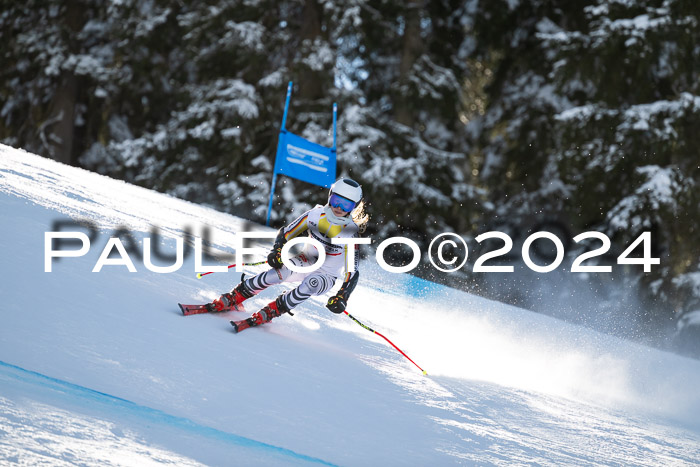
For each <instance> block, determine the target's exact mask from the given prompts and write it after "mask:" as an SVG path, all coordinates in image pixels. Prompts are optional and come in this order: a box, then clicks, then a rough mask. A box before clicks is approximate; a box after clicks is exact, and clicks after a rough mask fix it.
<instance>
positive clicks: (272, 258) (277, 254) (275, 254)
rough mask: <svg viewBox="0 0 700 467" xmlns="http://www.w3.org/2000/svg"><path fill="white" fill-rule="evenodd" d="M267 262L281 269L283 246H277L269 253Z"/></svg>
mask: <svg viewBox="0 0 700 467" xmlns="http://www.w3.org/2000/svg"><path fill="white" fill-rule="evenodd" d="M267 264H268V265H269V266H270V267H272V268H274V269H280V268H281V267H282V266H283V264H282V248H281V247H277V246H275V247H274V248H273V249H272V251H271V252H270V254H269V255H267Z"/></svg>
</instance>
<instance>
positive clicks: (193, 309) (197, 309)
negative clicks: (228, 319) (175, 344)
mask: <svg viewBox="0 0 700 467" xmlns="http://www.w3.org/2000/svg"><path fill="white" fill-rule="evenodd" d="M178 306H179V307H180V310H182V314H183V315H185V316H189V315H198V314H200V313H224V312H226V311H242V310H240V308H238V307H234V308H232V309H230V310H224V311H216V310H215V309H214V307H213V306H212V304H211V303H207V304H206V305H183V304H182V303H178Z"/></svg>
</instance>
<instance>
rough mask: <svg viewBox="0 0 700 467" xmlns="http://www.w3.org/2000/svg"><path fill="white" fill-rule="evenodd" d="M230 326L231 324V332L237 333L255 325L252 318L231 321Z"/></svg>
mask: <svg viewBox="0 0 700 467" xmlns="http://www.w3.org/2000/svg"><path fill="white" fill-rule="evenodd" d="M231 326H233V332H235V333H236V334H238V333H239V332H241V331H243V330H245V329H248V328H252V327H255V326H257V324H255V321H254V320H253V318H247V319H242V320H240V321H231Z"/></svg>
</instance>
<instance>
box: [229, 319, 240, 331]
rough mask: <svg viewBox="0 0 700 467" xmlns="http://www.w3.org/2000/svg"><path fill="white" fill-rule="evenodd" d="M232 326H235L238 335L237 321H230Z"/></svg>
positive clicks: (234, 329)
mask: <svg viewBox="0 0 700 467" xmlns="http://www.w3.org/2000/svg"><path fill="white" fill-rule="evenodd" d="M230 323H231V326H233V332H234V333H236V334H238V325H237V324H236V322H235V321H230Z"/></svg>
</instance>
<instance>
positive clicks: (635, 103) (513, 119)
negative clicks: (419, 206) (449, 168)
mask: <svg viewBox="0 0 700 467" xmlns="http://www.w3.org/2000/svg"><path fill="white" fill-rule="evenodd" d="M699 20H700V7H698V6H697V5H696V4H694V3H692V2H683V1H672V0H669V1H664V2H661V1H642V2H620V1H602V0H601V1H584V2H576V3H575V4H572V3H571V2H558V1H532V2H488V3H484V4H480V6H479V9H478V10H477V21H476V22H475V28H476V32H477V49H476V52H475V54H476V56H478V57H480V58H481V59H482V60H484V61H485V62H487V63H488V62H489V61H490V62H491V63H493V64H494V65H493V66H494V70H495V71H494V74H493V79H492V81H491V84H490V86H489V87H488V88H487V98H488V99H489V105H488V107H487V109H486V111H485V113H484V115H483V117H480V118H477V119H476V121H475V122H474V125H473V126H472V134H473V135H474V141H476V143H477V147H478V150H479V151H480V152H481V153H482V154H483V155H484V159H483V166H482V167H480V169H481V175H482V176H483V177H484V179H485V180H486V181H487V183H488V185H489V187H491V190H490V196H491V199H492V201H493V202H494V203H495V204H496V206H498V208H497V213H498V215H499V218H503V217H504V216H508V218H509V220H510V221H514V222H516V223H517V224H520V225H521V226H525V227H526V226H527V225H528V223H527V222H524V221H525V220H527V219H532V218H535V219H536V218H538V217H539V218H542V219H545V218H548V217H549V218H554V219H556V220H558V221H560V222H562V223H564V224H565V225H566V226H568V227H569V229H570V230H571V232H572V233H574V234H576V233H580V232H583V231H588V230H598V231H601V232H604V233H607V234H608V235H609V236H610V237H611V238H613V241H614V249H613V250H614V251H615V252H616V253H619V252H621V251H622V249H623V248H624V247H625V246H626V245H629V244H630V243H631V242H632V241H633V240H634V239H635V238H637V237H638V236H639V234H640V233H641V232H642V231H645V230H650V231H652V234H653V246H654V251H653V255H654V256H659V255H660V256H661V264H660V265H659V266H655V267H653V268H652V272H651V273H650V274H643V273H642V271H641V269H642V268H641V267H637V269H636V270H634V269H632V270H631V271H630V272H631V275H628V276H626V277H627V279H628V280H629V281H630V282H632V283H637V282H639V281H641V283H642V284H645V285H648V286H649V287H642V288H641V289H642V290H646V291H649V292H651V295H652V297H654V298H656V299H657V304H658V305H659V308H660V309H662V310H665V311H666V313H668V312H669V311H670V310H674V311H679V310H683V309H688V307H689V306H690V305H689V304H691V303H694V302H696V300H697V296H696V295H695V294H696V293H697V291H698V290H700V288H698V287H697V285H696V284H695V280H694V279H693V278H694V277H697V271H698V266H699V265H700V257H699V255H700V231H699V230H698V228H697V227H696V226H695V222H694V221H693V220H692V219H694V218H696V217H697V214H698V206H699V204H698V203H699V199H698V193H700V190H698V189H697V180H698V179H699V175H700V171H699V166H698V164H697V154H696V153H697V150H696V149H695V148H696V146H697V140H698V134H697V132H696V131H695V130H694V128H696V127H697V124H698V123H699V122H698V119H699V118H700V113H699V112H700V107H699V106H698V103H699V101H698V99H699V98H698V91H699V89H698V83H699V82H700V81H699V80H698V69H697V67H696V66H695V65H696V64H697V62H698V55H699V50H700V49H698V48H697V45H696V44H697V40H698V39H699V37H698V30H699V29H698V28H697V24H698V21H699ZM504 181H505V182H506V183H503V182H504ZM572 246H576V245H575V244H574V245H572ZM578 253H580V249H579V250H572V254H574V255H576V254H578ZM611 259H612V261H613V262H614V260H615V256H612V258H611ZM681 289H682V290H681ZM693 297H695V298H693ZM645 313H646V314H647V316H646V317H645V318H644V319H648V318H649V317H648V315H649V313H648V310H647V311H646V312H645ZM666 316H668V314H666ZM663 319H664V316H658V317H657V318H656V319H655V321H657V322H658V321H663Z"/></svg>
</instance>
